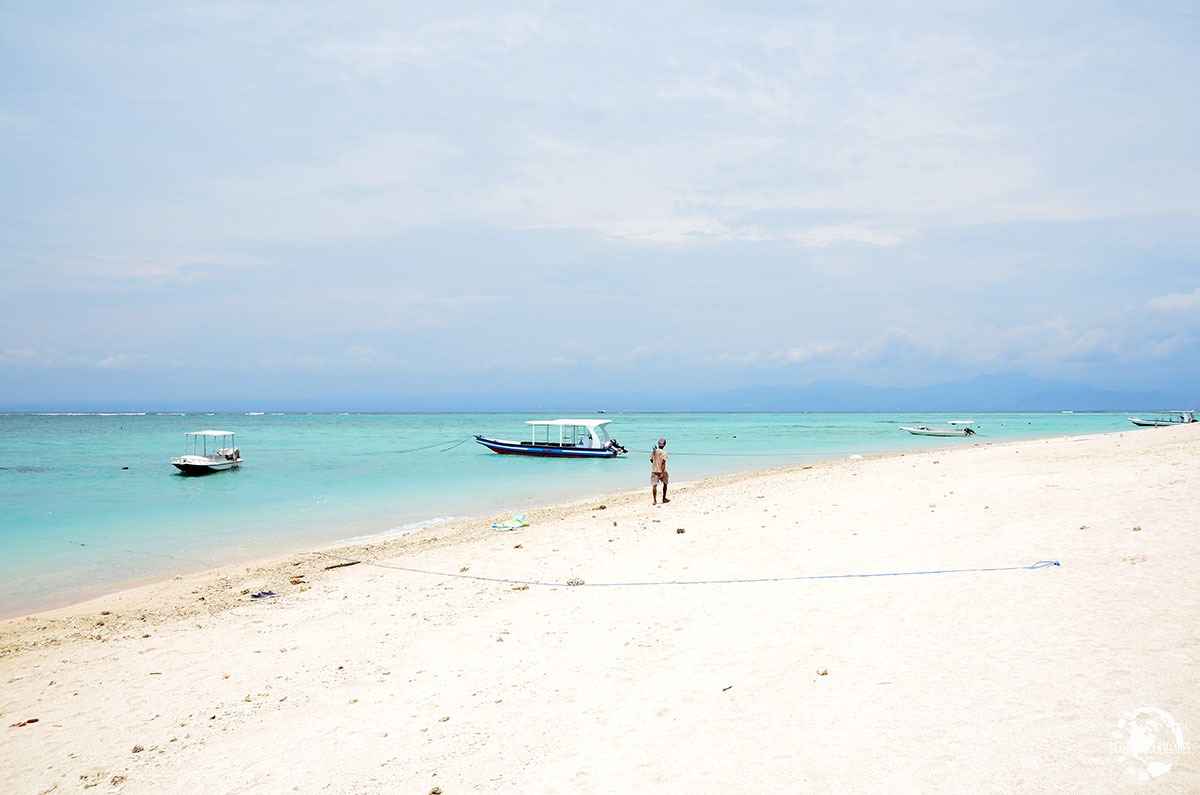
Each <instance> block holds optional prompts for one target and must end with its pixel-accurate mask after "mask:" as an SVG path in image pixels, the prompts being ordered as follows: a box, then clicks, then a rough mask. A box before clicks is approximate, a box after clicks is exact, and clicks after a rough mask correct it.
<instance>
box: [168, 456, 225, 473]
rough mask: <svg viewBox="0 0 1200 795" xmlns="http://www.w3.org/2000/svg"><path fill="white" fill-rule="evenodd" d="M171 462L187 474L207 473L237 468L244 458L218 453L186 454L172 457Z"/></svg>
mask: <svg viewBox="0 0 1200 795" xmlns="http://www.w3.org/2000/svg"><path fill="white" fill-rule="evenodd" d="M171 463H172V464H173V465H174V466H175V468H176V469H178V470H179V471H180V472H182V473H183V474H185V475H207V474H208V473H209V472H221V471H222V470H226V469H237V468H238V466H239V465H240V464H241V463H242V459H241V458H226V457H225V456H217V455H184V456H180V457H179V458H172V459H171Z"/></svg>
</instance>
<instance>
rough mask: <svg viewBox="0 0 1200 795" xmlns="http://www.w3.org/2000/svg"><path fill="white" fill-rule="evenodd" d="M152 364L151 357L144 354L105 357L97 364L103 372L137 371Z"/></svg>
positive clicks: (120, 354) (119, 354)
mask: <svg viewBox="0 0 1200 795" xmlns="http://www.w3.org/2000/svg"><path fill="white" fill-rule="evenodd" d="M149 363H150V357H149V356H148V355H146V354H144V353H117V354H111V355H109V356H106V357H104V358H103V359H101V360H99V361H98V362H96V367H97V368H99V369H101V370H137V369H142V368H144V367H145V366H146V365H147V364H149Z"/></svg>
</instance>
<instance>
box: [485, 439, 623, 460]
mask: <svg viewBox="0 0 1200 795" xmlns="http://www.w3.org/2000/svg"><path fill="white" fill-rule="evenodd" d="M475 441H477V442H479V443H480V444H481V445H483V446H484V447H487V448H488V449H490V450H495V451H496V452H498V453H499V452H505V453H515V454H517V455H539V456H555V457H558V458H612V457H613V453H612V451H611V450H597V449H595V448H592V449H588V448H570V447H568V448H562V447H538V446H535V445H513V444H502V443H500V442H496V441H493V440H491V439H484V438H482V437H476V438H475Z"/></svg>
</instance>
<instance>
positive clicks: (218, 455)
mask: <svg viewBox="0 0 1200 795" xmlns="http://www.w3.org/2000/svg"><path fill="white" fill-rule="evenodd" d="M210 448H211V449H210ZM171 463H172V464H174V465H175V468H176V469H178V470H179V471H180V472H182V473H183V474H185V475H207V474H208V473H210V472H220V471H221V470H223V469H237V468H238V467H239V466H241V464H242V453H241V451H240V450H238V449H237V447H236V446H235V445H234V443H233V431H193V432H191V433H185V434H184V435H183V455H181V456H179V457H178V458H172V459H171Z"/></svg>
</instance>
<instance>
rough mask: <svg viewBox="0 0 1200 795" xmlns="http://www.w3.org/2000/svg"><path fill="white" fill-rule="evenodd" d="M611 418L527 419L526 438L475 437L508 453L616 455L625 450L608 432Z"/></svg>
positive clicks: (567, 456)
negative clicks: (520, 440)
mask: <svg viewBox="0 0 1200 795" xmlns="http://www.w3.org/2000/svg"><path fill="white" fill-rule="evenodd" d="M610 422H612V420H578V419H560V420H528V421H527V422H526V423H525V424H526V425H529V426H532V433H531V439H530V441H528V442H514V441H509V440H507V439H489V438H487V437H484V436H479V435H476V436H475V441H477V442H479V443H480V444H481V445H483V446H484V447H486V448H487V449H489V450H492V451H494V452H497V453H504V454H510V455H536V456H547V457H551V458H616V457H617V456H619V455H623V454H624V453H626V452H628V451H627V450H626V449H625V448H624V447H622V446H621V445H620V444H618V443H617V440H616V439H614V438H612V437H611V436H609V435H608V429H607V428H606V427H605V426H606V425H608V424H609V423H610Z"/></svg>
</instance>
